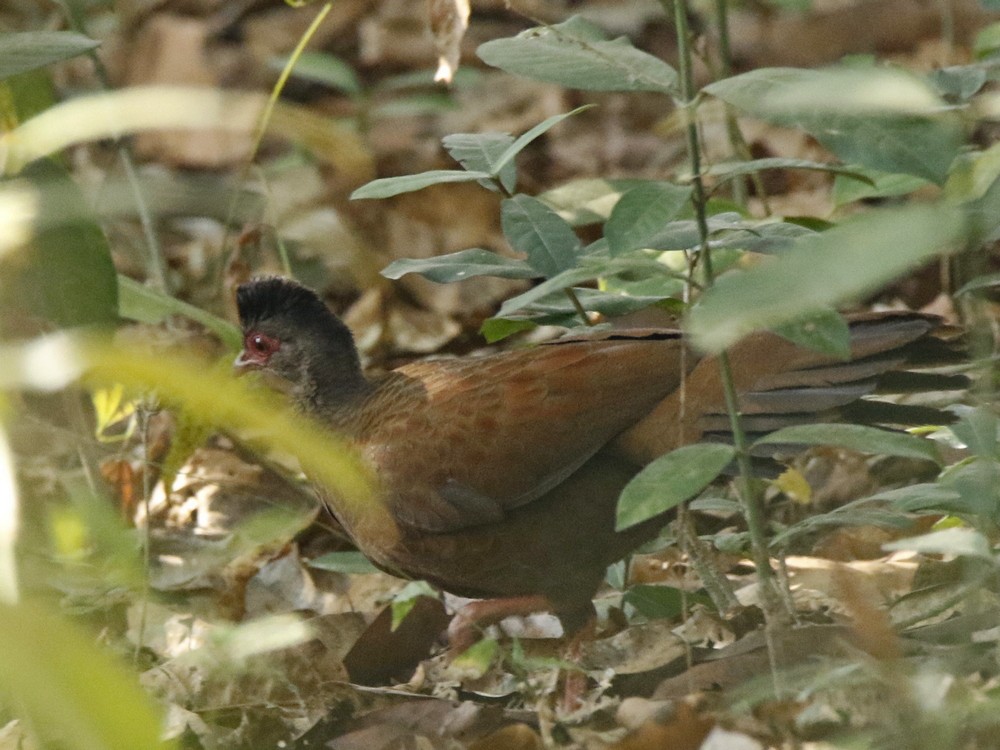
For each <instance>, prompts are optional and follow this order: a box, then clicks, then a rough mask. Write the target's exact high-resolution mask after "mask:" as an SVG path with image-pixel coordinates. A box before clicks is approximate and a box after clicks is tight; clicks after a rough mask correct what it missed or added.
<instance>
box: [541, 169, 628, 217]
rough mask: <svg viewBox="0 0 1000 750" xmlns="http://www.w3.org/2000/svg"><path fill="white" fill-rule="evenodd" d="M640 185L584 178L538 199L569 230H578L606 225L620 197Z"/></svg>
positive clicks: (572, 181)
mask: <svg viewBox="0 0 1000 750" xmlns="http://www.w3.org/2000/svg"><path fill="white" fill-rule="evenodd" d="M643 184H645V181H644V180H604V179H600V178H596V177H595V178H584V179H579V180H571V181H570V182H567V183H566V184H565V185H560V186H559V187H555V188H552V189H551V190H546V191H545V192H544V193H542V194H540V195H539V196H538V199H539V200H540V201H542V203H544V204H545V205H547V206H549V207H550V208H551V209H552V210H554V211H555V212H556V213H558V214H559V215H560V216H561V217H563V218H564V219H566V221H568V222H569V223H570V224H571V225H572V226H574V227H580V226H586V225H588V224H598V223H600V222H603V221H607V219H608V217H609V216H611V211H612V209H613V208H614V207H615V204H616V203H618V200H619V199H620V198H621V197H622V195H623V194H624V193H625V192H626V191H627V190H631V189H632V188H634V187H638V186H639V185H643Z"/></svg>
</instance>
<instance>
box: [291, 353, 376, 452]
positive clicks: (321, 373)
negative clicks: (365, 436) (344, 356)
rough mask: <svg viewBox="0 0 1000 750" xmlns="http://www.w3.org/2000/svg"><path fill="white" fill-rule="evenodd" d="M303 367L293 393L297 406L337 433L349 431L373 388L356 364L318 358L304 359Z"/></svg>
mask: <svg viewBox="0 0 1000 750" xmlns="http://www.w3.org/2000/svg"><path fill="white" fill-rule="evenodd" d="M303 367H304V369H305V377H304V378H302V379H301V381H300V382H301V383H302V385H301V386H300V387H299V388H298V389H297V392H295V393H294V394H293V396H294V398H295V401H296V402H297V403H298V405H299V408H301V409H302V410H303V411H305V412H306V413H307V414H309V415H310V416H312V417H313V418H315V419H318V420H319V421H320V422H322V423H323V424H324V425H328V426H330V427H332V428H333V429H334V430H336V431H338V432H341V433H344V434H346V435H350V434H352V433H353V432H354V431H355V427H356V424H357V417H358V412H359V410H360V408H361V405H362V404H363V403H364V400H365V398H366V397H367V396H368V395H369V394H370V393H371V391H372V389H373V387H374V386H373V385H372V384H371V383H370V382H369V380H368V379H367V378H366V377H365V376H364V373H363V372H362V371H361V366H360V364H359V363H358V362H357V360H352V361H351V362H342V361H337V362H330V361H327V358H320V359H317V360H313V361H311V362H304V363H303Z"/></svg>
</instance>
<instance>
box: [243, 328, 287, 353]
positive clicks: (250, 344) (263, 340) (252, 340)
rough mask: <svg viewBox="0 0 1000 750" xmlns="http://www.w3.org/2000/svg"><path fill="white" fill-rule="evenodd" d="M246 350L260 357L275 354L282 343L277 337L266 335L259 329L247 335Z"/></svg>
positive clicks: (245, 340) (244, 343)
mask: <svg viewBox="0 0 1000 750" xmlns="http://www.w3.org/2000/svg"><path fill="white" fill-rule="evenodd" d="M243 345H244V347H245V348H246V350H247V351H248V352H249V353H251V354H254V355H257V356H259V357H266V356H270V355H271V354H274V353H275V352H276V351H278V349H279V348H280V346H281V344H280V342H279V341H278V340H277V339H273V338H271V337H270V336H266V335H264V334H263V333H260V332H258V331H251V332H250V333H248V334H247V335H246V338H245V339H244V342H243Z"/></svg>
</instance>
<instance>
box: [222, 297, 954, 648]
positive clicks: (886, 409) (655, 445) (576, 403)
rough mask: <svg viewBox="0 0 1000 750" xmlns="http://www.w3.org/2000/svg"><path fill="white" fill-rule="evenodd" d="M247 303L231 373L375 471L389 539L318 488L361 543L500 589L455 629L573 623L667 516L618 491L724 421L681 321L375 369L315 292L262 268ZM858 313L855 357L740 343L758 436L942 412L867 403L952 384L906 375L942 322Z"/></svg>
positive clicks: (456, 584)
mask: <svg viewBox="0 0 1000 750" xmlns="http://www.w3.org/2000/svg"><path fill="white" fill-rule="evenodd" d="M237 302H238V307H239V315H240V322H241V325H242V327H243V334H244V348H243V351H242V353H241V354H240V355H239V357H238V359H237V360H236V366H237V368H238V369H240V370H247V369H254V370H263V371H265V372H266V373H268V374H269V375H270V376H271V377H272V378H276V379H278V380H280V381H282V383H283V388H284V390H286V391H287V392H289V393H290V395H291V397H292V398H293V400H294V401H295V403H296V404H297V406H298V408H299V409H301V410H302V411H303V412H305V413H306V414H308V415H309V416H311V417H313V418H314V419H315V420H318V421H319V422H320V423H322V424H323V425H327V426H328V427H329V428H330V429H331V430H335V431H337V432H338V433H340V434H342V435H344V436H346V437H347V438H349V439H350V440H351V441H352V442H353V443H354V445H355V446H356V447H357V448H358V450H359V452H360V454H361V456H362V457H363V459H364V460H365V461H367V462H368V463H369V464H370V466H371V468H372V469H373V470H374V474H375V475H376V476H377V478H378V483H379V486H378V488H377V492H378V495H379V497H380V498H381V500H382V502H383V503H384V504H385V505H386V507H387V508H388V510H389V512H390V513H391V515H392V517H393V518H394V520H395V522H396V525H397V526H398V532H399V533H398V534H396V535H394V536H392V535H383V534H378V533H368V532H366V531H365V529H364V528H363V524H358V523H352V519H351V518H350V517H349V516H348V515H347V514H345V513H344V512H343V511H344V510H345V509H344V507H343V504H338V498H337V497H332V496H329V495H327V494H325V493H323V494H324V495H325V496H324V500H325V501H326V502H327V504H328V505H329V507H330V508H331V509H332V511H333V513H334V514H335V515H337V516H338V518H339V519H340V520H341V522H342V523H344V525H345V528H346V529H347V531H348V533H350V534H351V535H352V536H353V538H354V541H355V542H356V543H357V546H358V547H359V548H360V549H361V550H362V552H364V554H365V555H367V556H368V557H369V558H370V559H371V560H372V562H373V563H375V564H376V565H377V566H379V567H380V568H383V569H384V570H386V571H389V572H391V573H394V574H397V575H401V576H406V577H411V578H418V579H425V580H427V581H430V582H432V583H434V584H436V585H437V586H439V587H441V588H442V589H444V590H446V591H450V592H452V593H455V594H459V595H462V596H467V597H474V598H481V599H487V600H502V601H487V602H481V603H478V605H477V606H475V607H473V609H471V610H467V611H466V612H465V613H464V614H463V615H462V616H460V617H459V618H456V621H455V622H453V627H452V629H451V633H452V635H453V636H454V637H457V638H458V639H465V638H467V637H468V635H469V633H468V630H469V626H470V625H471V624H473V623H477V622H483V621H489V620H495V619H498V618H499V617H500V616H502V615H504V614H507V613H511V612H514V611H520V612H525V611H538V610H542V609H547V610H551V611H553V612H555V613H556V614H558V615H559V616H560V618H561V619H562V621H563V625H564V627H565V628H566V629H567V630H568V631H572V630H574V629H576V628H578V627H579V626H580V625H581V624H582V623H583V622H584V621H586V620H587V619H588V617H589V616H590V614H591V612H592V604H591V597H592V595H593V594H594V592H595V590H596V588H597V587H598V585H599V583H600V581H601V580H602V577H603V575H604V573H605V569H606V567H607V566H608V564H609V563H611V562H614V561H615V560H617V559H620V558H621V557H622V556H623V555H625V554H627V553H628V552H629V551H630V550H631V549H633V548H635V547H636V546H637V545H639V544H641V543H642V542H643V541H645V540H647V539H649V538H651V537H652V536H653V535H655V534H656V532H657V530H658V529H659V528H660V527H661V526H662V525H663V519H662V518H655V519H652V520H650V521H647V522H646V523H643V524H640V525H639V526H636V527H634V528H631V529H629V530H627V531H625V532H622V533H616V532H615V530H614V516H615V505H616V501H617V499H618V496H619V493H620V491H621V489H622V488H623V487H624V486H625V484H626V483H627V482H628V481H629V480H630V479H631V478H632V477H633V476H634V475H635V474H636V472H637V471H638V470H639V468H641V467H642V466H643V465H644V464H646V463H648V462H649V461H650V460H652V459H653V458H655V457H657V456H659V455H662V454H664V453H666V452H667V451H670V450H672V449H674V448H676V447H678V446H680V445H684V444H687V443H690V442H695V441H698V440H704V439H719V438H720V437H724V433H725V432H726V430H727V429H728V419H727V417H726V415H725V408H724V400H723V394H722V388H721V385H720V381H719V374H718V364H717V361H716V360H715V358H713V357H702V356H700V355H699V354H698V353H697V352H695V351H694V350H693V349H691V348H689V347H688V344H687V343H686V342H685V340H684V338H683V337H682V335H681V334H680V333H678V332H674V331H656V332H649V331H643V332H635V333H628V334H605V335H604V337H603V338H597V339H575V340H566V341H562V342H558V341H557V342H555V343H553V344H549V345H542V346H536V347H533V348H526V349H519V350H516V351H507V352H502V353H498V354H494V355H490V356H483V357H470V358H464V359H434V360H425V361H421V362H416V363H413V364H408V365H405V366H404V367H401V368H399V369H397V370H393V371H392V372H389V373H387V374H384V375H379V376H377V377H366V375H365V374H364V373H363V372H362V369H361V365H360V362H359V359H358V353H357V349H356V348H355V345H354V341H353V339H352V337H351V334H350V332H349V331H348V329H347V327H346V326H345V325H344V323H343V322H341V321H340V320H339V319H338V318H337V317H336V316H335V315H333V313H331V312H330V311H329V310H328V309H327V307H326V306H325V305H324V304H323V302H322V301H321V300H320V299H319V298H318V297H317V296H316V295H315V294H314V293H313V292H312V291H310V290H308V289H306V288H305V287H303V286H300V285H299V284H296V283H294V282H291V281H287V280H284V279H278V278H266V279H259V280H255V281H251V282H249V283H247V284H244V285H242V286H241V287H240V288H239V291H238V295H237ZM849 324H850V332H851V355H852V356H851V359H850V360H849V361H838V360H833V359H831V358H830V357H827V356H824V355H821V354H818V353H816V352H814V351H810V350H806V349H803V348H801V347H798V346H796V345H794V344H792V343H790V342H789V341H787V340H786V339H783V338H781V337H779V336H776V335H774V334H770V333H758V334H754V335H752V336H749V337H747V338H746V339H744V340H743V341H742V342H741V343H739V344H737V345H736V346H735V347H734V348H733V349H732V350H731V351H730V361H731V363H732V369H733V373H734V376H735V379H736V385H737V389H738V391H739V394H740V404H741V410H742V412H743V414H744V421H745V425H746V429H747V430H748V431H749V432H750V433H762V432H768V431H771V430H774V429H776V428H779V427H783V426H787V425H791V424H799V423H802V422H807V421H815V420H817V419H822V420H823V421H829V420H830V419H831V418H837V417H845V415H846V418H852V419H863V418H865V417H866V416H869V417H872V418H873V419H872V421H883V422H895V423H897V424H900V423H909V422H912V421H914V420H916V421H918V422H919V421H922V420H924V419H925V418H927V417H928V414H927V413H926V411H922V410H920V409H918V408H916V409H915V408H914V407H904V406H894V405H891V404H885V403H884V402H872V401H866V400H861V399H862V397H864V396H867V395H869V394H871V393H873V392H875V391H876V390H877V389H879V387H880V386H881V385H882V384H884V383H885V382H886V381H892V385H895V386H903V387H904V388H910V389H912V388H921V387H924V386H927V385H933V384H934V383H936V382H938V381H934V380H933V379H931V380H926V379H925V380H921V375H920V374H918V373H911V372H905V370H906V367H907V366H909V365H911V364H912V363H917V364H920V363H926V362H927V361H934V360H936V359H939V358H941V357H942V356H943V354H944V353H945V352H946V350H947V348H948V347H947V345H945V343H944V342H942V341H941V340H940V339H938V338H936V337H935V336H934V335H933V331H934V329H935V328H936V325H937V324H936V319H934V318H931V317H928V316H924V315H920V314H917V313H882V314H867V315H861V316H856V317H852V318H850V319H849ZM685 370H686V373H685ZM685 375H686V377H684V378H683V380H684V387H683V388H681V387H680V386H681V383H682V376H685ZM923 377H924V378H927V377H930V376H926V375H925V376H923ZM868 412H871V413H870V414H869V413H868Z"/></svg>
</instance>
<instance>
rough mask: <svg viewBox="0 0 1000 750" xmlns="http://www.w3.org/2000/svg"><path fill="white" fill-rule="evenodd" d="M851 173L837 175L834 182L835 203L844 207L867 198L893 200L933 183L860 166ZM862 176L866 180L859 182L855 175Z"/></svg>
mask: <svg viewBox="0 0 1000 750" xmlns="http://www.w3.org/2000/svg"><path fill="white" fill-rule="evenodd" d="M850 169H851V171H850V172H845V173H844V174H839V175H837V176H836V177H835V178H834V180H833V203H834V205H836V206H844V205H847V204H848V203H853V202H854V201H859V200H863V199H865V198H892V197H895V196H897V195H908V194H909V193H912V192H914V191H915V190H919V189H921V188H924V187H927V186H929V185H931V184H933V183H931V182H930V181H929V180H925V179H924V178H923V177H914V176H913V175H909V174H899V173H895V172H883V171H881V170H879V169H871V168H870V167H863V166H860V165H853V166H851V168H850ZM856 174H861V175H864V176H865V177H866V179H865V180H863V181H862V180H858V179H855V178H854V175H856Z"/></svg>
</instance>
